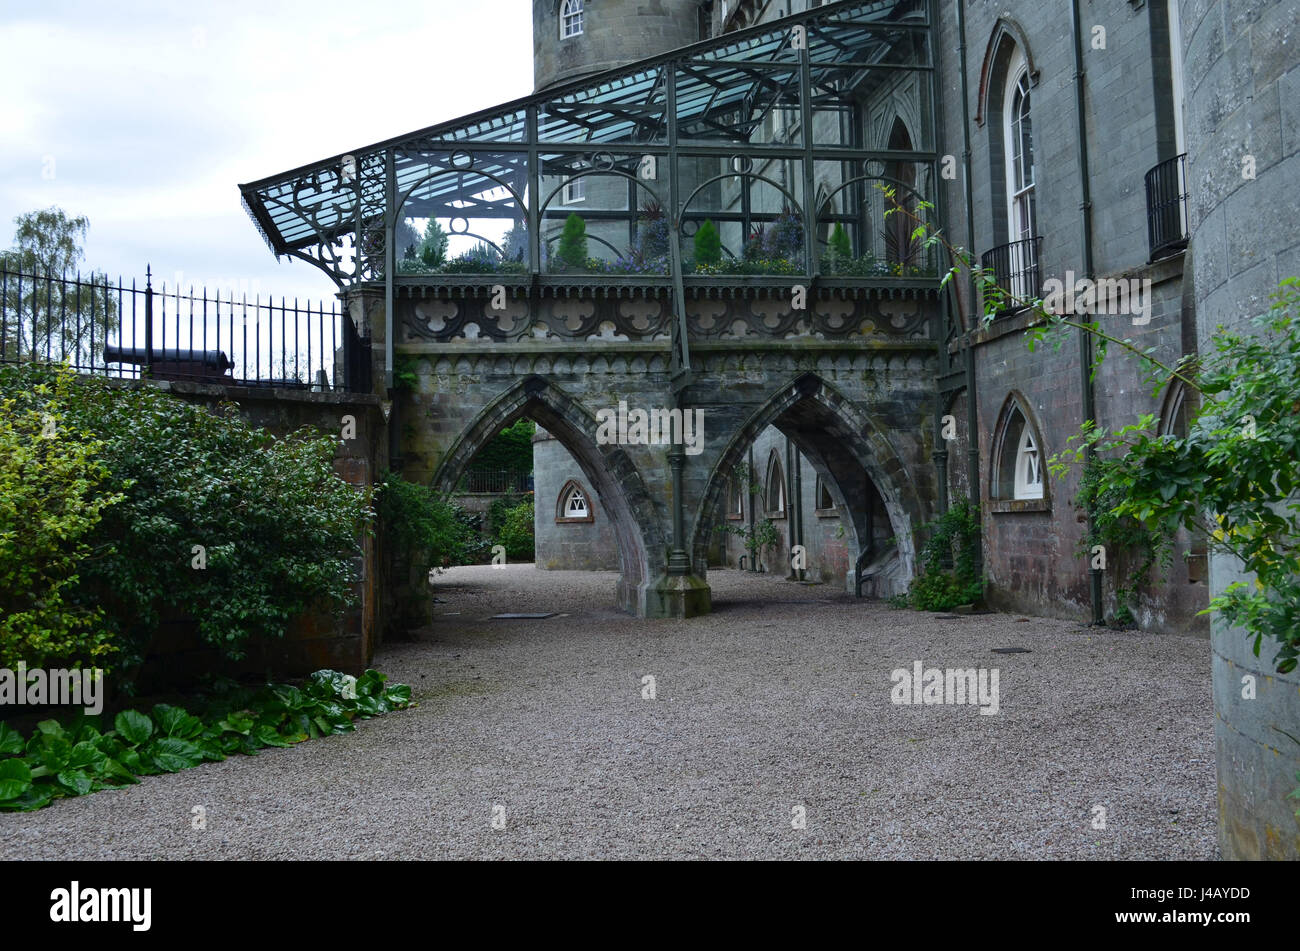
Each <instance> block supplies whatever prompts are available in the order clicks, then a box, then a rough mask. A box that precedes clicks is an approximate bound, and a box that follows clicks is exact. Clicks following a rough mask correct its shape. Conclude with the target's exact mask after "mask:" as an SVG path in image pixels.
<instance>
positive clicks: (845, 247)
mask: <svg viewBox="0 0 1300 951" xmlns="http://www.w3.org/2000/svg"><path fill="white" fill-rule="evenodd" d="M826 250H827V251H828V252H829V253H830V255H831V256H832V257H834V258H840V259H848V258H851V257H853V245H852V244H850V243H849V233H848V232H847V231H845V230H844V225H843V224H841V223H840V222H838V221H837V222H835V227H834V228H832V229H831V236H830V240H829V241H827V242H826Z"/></svg>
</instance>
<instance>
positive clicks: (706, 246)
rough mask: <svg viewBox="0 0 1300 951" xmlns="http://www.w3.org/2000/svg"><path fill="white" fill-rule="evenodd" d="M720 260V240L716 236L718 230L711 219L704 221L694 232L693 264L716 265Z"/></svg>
mask: <svg viewBox="0 0 1300 951" xmlns="http://www.w3.org/2000/svg"><path fill="white" fill-rule="evenodd" d="M721 260H722V239H721V238H720V237H719V236H718V229H717V227H716V226H715V225H714V224H713V221H712V220H711V219H708V218H706V219H704V224H702V225H700V227H699V230H698V231H696V232H695V263H696V265H705V266H707V265H711V264H717V263H718V262H719V261H721Z"/></svg>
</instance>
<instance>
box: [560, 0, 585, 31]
mask: <svg viewBox="0 0 1300 951" xmlns="http://www.w3.org/2000/svg"><path fill="white" fill-rule="evenodd" d="M581 32H582V0H563V2H561V4H560V39H562V40H567V39H568V38H569V37H571V36H577V35H579V34H580V33H581Z"/></svg>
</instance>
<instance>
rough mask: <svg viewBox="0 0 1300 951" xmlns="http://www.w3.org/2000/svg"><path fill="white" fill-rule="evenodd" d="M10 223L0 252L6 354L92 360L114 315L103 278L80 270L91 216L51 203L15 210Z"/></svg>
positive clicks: (113, 325) (0, 332)
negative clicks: (8, 239)
mask: <svg viewBox="0 0 1300 951" xmlns="http://www.w3.org/2000/svg"><path fill="white" fill-rule="evenodd" d="M14 224H15V226H16V227H15V230H14V244H13V247H12V248H11V249H10V250H8V251H0V269H3V270H5V271H7V272H10V273H9V276H8V278H7V279H6V281H5V282H4V284H5V286H4V292H3V299H0V336H2V337H3V340H4V349H5V352H6V353H7V354H10V355H15V354H16V355H18V356H20V357H23V358H24V359H29V360H31V359H47V358H48V360H49V361H51V362H55V363H58V362H62V361H63V360H65V359H70V360H72V361H73V362H74V363H77V364H79V365H82V366H89V365H91V364H92V357H93V356H94V355H96V354H102V352H103V348H104V344H105V342H106V341H107V340H108V337H109V334H110V333H111V332H112V331H114V330H116V329H117V326H118V313H117V307H116V306H115V305H114V302H113V300H112V294H111V293H110V291H109V290H108V276H107V275H106V274H102V273H96V272H94V271H87V272H86V273H84V274H82V273H80V267H81V260H82V258H83V256H84V253H83V251H82V242H83V241H84V240H85V237H86V231H87V229H88V228H89V227H90V222H89V220H88V219H87V218H85V217H84V216H78V217H75V218H71V217H69V216H68V214H67V213H66V212H64V211H63V209H61V208H56V207H51V208H46V209H44V210H42V211H33V212H28V213H27V214H23V215H19V216H18V217H16V218H15V219H14ZM20 272H21V274H22V278H21V279H19V278H18V277H17V275H18V273H20ZM61 278H67V279H68V282H67V283H64V282H63V281H62V280H61Z"/></svg>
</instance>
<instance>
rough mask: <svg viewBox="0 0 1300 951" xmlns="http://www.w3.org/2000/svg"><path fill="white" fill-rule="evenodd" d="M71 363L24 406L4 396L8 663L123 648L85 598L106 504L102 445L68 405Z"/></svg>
mask: <svg viewBox="0 0 1300 951" xmlns="http://www.w3.org/2000/svg"><path fill="white" fill-rule="evenodd" d="M74 380H75V378H74V376H73V373H72V371H71V370H66V369H64V370H61V371H60V372H59V373H58V375H57V376H56V377H55V378H54V379H53V380H52V381H51V382H50V383H39V384H37V392H36V393H33V394H32V396H33V397H40V398H42V399H44V401H45V402H44V405H43V408H41V409H37V408H36V406H35V405H34V404H35V400H34V399H32V400H27V401H25V402H26V403H27V405H26V406H24V407H23V408H21V409H20V408H19V407H18V404H17V401H16V400H15V399H13V398H8V399H0V667H5V668H8V669H11V670H12V669H13V668H15V667H16V666H17V664H18V662H19V661H25V662H26V663H27V664H28V665H29V666H31V667H49V666H55V667H66V666H80V665H81V664H82V663H87V662H101V665H102V661H103V660H104V658H106V657H107V656H108V655H109V654H111V653H112V652H113V651H114V650H115V648H114V646H113V644H112V642H111V637H110V633H109V631H108V629H107V628H106V627H105V625H104V612H103V609H102V608H101V607H99V606H98V605H95V604H85V603H77V599H76V597H75V594H76V589H77V586H78V584H79V582H80V577H79V575H78V571H79V569H80V566H81V564H82V563H83V562H84V561H85V560H86V559H88V558H90V557H91V556H92V555H94V554H95V553H96V547H97V546H96V532H97V530H98V528H99V523H100V519H101V518H102V513H103V512H104V510H105V509H107V508H108V507H110V506H112V505H116V504H117V503H119V502H121V501H122V498H123V497H122V495H121V494H120V493H114V492H108V491H105V490H104V489H103V484H104V482H105V480H106V479H107V478H108V471H107V469H106V468H105V466H104V464H103V462H102V461H100V459H99V458H98V457H99V455H100V454H101V450H102V448H103V444H102V443H100V442H98V441H96V440H93V439H89V438H87V437H86V435H85V434H84V433H81V432H78V431H76V430H74V429H73V428H72V427H71V426H70V425H69V424H68V421H67V419H66V418H65V416H64V414H63V410H62V404H63V402H64V401H65V400H66V399H67V397H68V393H69V391H70V389H71V387H72V386H73V384H74Z"/></svg>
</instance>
